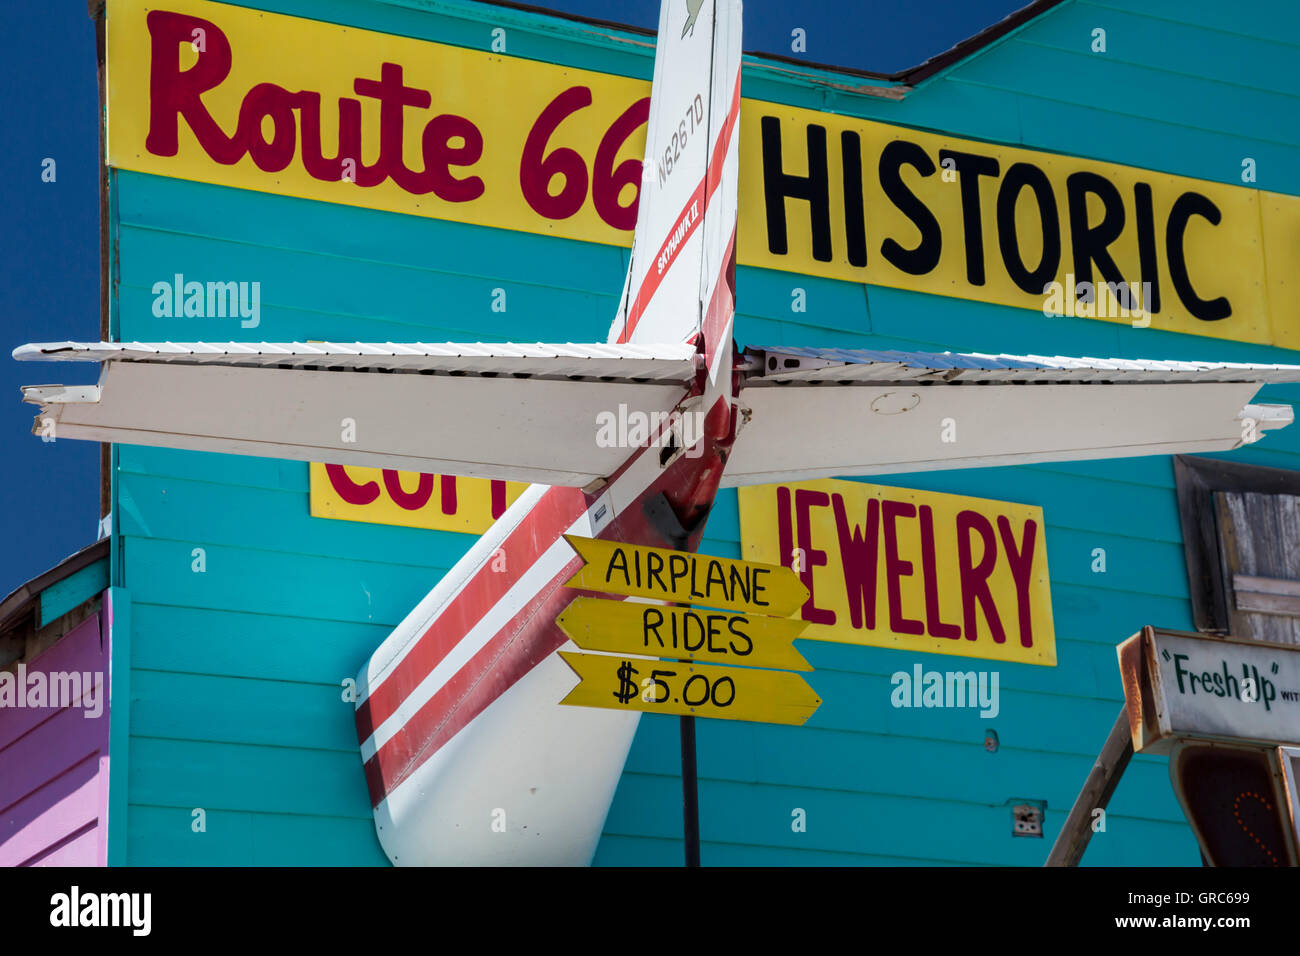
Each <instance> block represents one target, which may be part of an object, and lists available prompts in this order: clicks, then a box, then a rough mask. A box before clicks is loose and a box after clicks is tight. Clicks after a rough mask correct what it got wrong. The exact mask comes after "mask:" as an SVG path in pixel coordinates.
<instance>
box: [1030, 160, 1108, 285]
mask: <svg viewBox="0 0 1300 956" xmlns="http://www.w3.org/2000/svg"><path fill="white" fill-rule="evenodd" d="M1065 194H1066V199H1067V202H1068V204H1069V209H1070V245H1071V246H1072V247H1073V249H1074V281H1075V284H1076V286H1081V285H1082V284H1083V283H1085V282H1087V283H1089V285H1091V284H1092V281H1093V279H1092V264H1093V263H1094V262H1095V263H1096V264H1097V268H1098V270H1099V271H1100V272H1101V276H1102V279H1104V280H1105V281H1107V282H1114V283H1115V284H1116V285H1118V284H1120V283H1122V282H1123V281H1124V275H1123V273H1121V272H1120V271H1119V266H1117V265H1115V260H1114V259H1112V258H1111V257H1110V253H1109V252H1107V251H1106V250H1107V249H1108V248H1109V247H1110V244H1111V243H1112V242H1114V241H1115V240H1116V239H1118V238H1119V234H1120V233H1121V232H1123V231H1124V200H1123V199H1121V198H1120V195H1119V190H1118V189H1116V188H1115V185H1114V183H1112V182H1111V181H1110V180H1109V179H1106V178H1105V177H1103V176H1098V175H1097V174H1096V173H1071V174H1070V175H1069V176H1068V177H1067V178H1066V180H1065ZM1090 195H1092V196H1096V197H1097V198H1098V199H1100V200H1101V204H1102V217H1101V222H1099V223H1097V225H1095V226H1089V225H1088V196H1090ZM1039 291H1040V292H1041V291H1042V290H1041V289H1040V290H1039ZM1079 298H1080V300H1081V301H1085V302H1087V301H1093V302H1095V301H1097V299H1096V293H1095V292H1093V291H1092V290H1091V289H1089V290H1088V291H1087V292H1085V293H1084V294H1083V295H1080V296H1079Z"/></svg>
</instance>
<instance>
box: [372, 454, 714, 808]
mask: <svg viewBox="0 0 1300 956" xmlns="http://www.w3.org/2000/svg"><path fill="white" fill-rule="evenodd" d="M647 450H648V449H646V448H642V449H641V450H640V451H638V452H637V453H636V454H635V455H632V456H630V458H629V460H635V458H637V457H638V456H639V455H641V454H645V453H646V451H647ZM701 467H704V468H706V469H707V468H708V467H709V462H707V461H705V462H703V463H702V462H701V460H697V459H689V458H679V459H678V460H677V461H676V462H675V463H674V464H673V465H671V466H670V467H669V468H668V470H667V471H664V472H661V473H660V474H659V475H658V476H657V477H656V478H655V480H654V481H652V482H651V483H650V484H649V485H648V486H647V487H646V488H645V489H643V490H642V492H641V494H640V495H639V496H638V498H637V499H636V501H635V502H633V503H632V504H631V505H629V506H628V507H627V508H626V509H624V511H623V512H621V513H620V514H619V515H617V516H616V517H615V519H614V520H613V521H612V522H611V523H610V524H609V525H607V526H606V527H605V529H604V530H603V531H601V532H600V533H599V534H598V535H597V537H599V538H602V539H606V540H617V541H627V542H632V543H636V544H649V545H653V546H656V547H665V546H668V544H669V542H667V541H665V540H663V539H662V536H661V535H660V534H659V533H658V532H657V531H655V530H654V529H653V528H652V527H651V525H650V523H649V519H648V518H647V517H646V515H645V513H644V511H643V510H642V509H641V507H640V505H641V503H642V502H644V501H645V500H646V498H647V497H649V496H651V495H654V494H656V493H658V492H659V491H661V490H668V489H671V488H675V487H680V486H681V483H682V482H683V481H684V480H687V481H689V480H691V476H693V475H695V474H697V472H698V470H699V469H700V468H701ZM716 467H717V468H718V470H719V471H720V470H721V463H720V462H717V463H716ZM712 487H713V489H714V490H716V482H714V483H713V485H712ZM697 546H698V538H697V539H695V541H694V543H693V544H692V545H691V546H690V548H691V550H694V548H695V547H697ZM580 565H581V559H580V558H578V557H577V556H576V555H575V556H574V559H573V561H571V562H569V563H568V564H566V565H565V567H564V568H563V570H561V571H560V572H559V573H558V574H556V575H555V577H553V578H552V579H551V580H550V581H549V582H548V583H547V584H546V585H544V586H543V587H542V588H539V589H538V592H537V595H536V596H535V597H534V599H533V600H532V601H530V602H529V603H528V605H527V606H526V607H524V608H522V609H521V610H520V611H519V612H518V613H516V614H515V616H514V617H513V618H511V619H510V621H508V622H507V623H506V624H505V625H504V626H503V627H502V628H501V630H500V632H498V633H497V634H496V635H494V636H493V638H492V640H491V641H490V642H489V643H488V644H487V645H486V646H484V647H483V648H482V649H480V650H479V652H478V653H477V654H475V655H474V656H473V657H472V658H470V660H469V661H468V662H466V664H465V666H464V667H462V668H461V669H460V670H459V671H458V672H457V673H456V674H455V675H453V677H452V678H451V680H449V681H448V682H447V684H446V685H445V686H444V687H442V688H441V689H439V691H438V692H437V693H436V694H435V695H434V696H433V697H432V698H431V699H430V700H429V701H428V702H427V703H426V704H425V705H424V706H422V707H421V708H420V709H419V710H418V711H417V712H416V713H415V714H413V715H411V717H410V719H408V720H407V721H406V723H405V724H404V725H403V727H402V729H401V730H399V731H398V732H397V734H395V735H394V737H393V738H392V739H391V740H389V741H387V742H385V744H384V745H383V746H382V747H380V748H379V749H378V750H377V751H376V752H375V754H374V755H373V756H372V757H371V758H370V759H369V760H367V761H366V764H365V774H366V785H367V787H368V789H369V792H370V799H371V805H372V806H378V805H379V803H380V802H382V801H383V800H384V799H385V798H386V797H387V796H388V795H389V794H390V793H392V792H393V790H394V789H396V787H397V786H398V785H399V784H400V783H401V782H402V781H403V780H405V779H407V778H408V777H409V776H410V775H411V774H413V773H414V772H415V771H416V770H417V769H419V767H420V766H421V765H422V764H423V763H424V762H425V761H427V760H428V759H429V758H430V757H432V756H433V755H434V754H435V753H437V752H438V750H439V749H440V748H441V747H442V746H443V745H444V744H445V743H446V742H447V741H449V740H451V739H452V738H453V737H454V736H455V735H456V734H457V733H459V732H460V731H461V730H463V729H464V728H465V727H466V726H467V725H468V724H469V723H470V722H471V721H472V720H473V719H474V718H475V717H477V716H478V715H479V714H481V713H482V712H483V711H484V710H486V709H487V707H488V706H489V705H490V704H491V703H492V702H493V701H495V700H496V699H497V698H499V697H500V696H501V695H502V694H504V693H505V692H506V691H507V690H509V689H510V688H511V687H512V686H514V684H515V683H517V682H518V681H519V680H520V679H521V678H522V677H523V676H524V675H525V674H527V673H528V672H529V671H531V670H532V669H533V668H534V667H536V666H537V665H538V664H539V663H541V661H542V660H544V659H545V658H546V657H547V655H549V654H551V653H553V652H554V651H556V650H557V649H558V648H559V647H561V646H562V645H563V644H564V642H565V641H566V640H567V637H566V636H565V634H564V632H563V631H561V630H560V629H559V628H558V627H556V626H555V618H556V616H557V615H558V614H559V613H560V611H561V610H563V609H564V607H566V606H567V605H568V603H569V601H571V600H572V599H573V598H575V597H578V596H580V595H584V594H587V595H591V596H598V597H606V598H607V597H608V595H592V593H591V592H586V591H581V590H578V589H575V588H566V587H564V586H563V584H564V582H565V581H567V580H568V579H569V578H570V577H571V576H572V575H573V574H574V573H576V572H577V569H578V568H579V566H580ZM556 703H557V706H558V701H557V702H556Z"/></svg>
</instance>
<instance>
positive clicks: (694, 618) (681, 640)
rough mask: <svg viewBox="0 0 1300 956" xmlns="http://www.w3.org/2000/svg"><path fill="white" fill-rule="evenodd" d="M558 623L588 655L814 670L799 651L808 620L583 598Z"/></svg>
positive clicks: (576, 600) (558, 618)
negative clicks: (796, 645)
mask: <svg viewBox="0 0 1300 956" xmlns="http://www.w3.org/2000/svg"><path fill="white" fill-rule="evenodd" d="M555 623H556V624H558V625H559V626H560V630H562V631H564V633H565V634H567V635H569V637H570V639H572V641H573V643H574V644H577V645H578V647H580V648H582V649H583V650H584V651H608V652H610V653H613V654H649V655H652V656H656V655H657V656H659V657H671V658H674V659H689V660H699V661H706V662H709V663H714V664H743V665H744V666H746V667H776V668H785V669H788V670H795V671H810V670H812V665H811V664H809V663H808V662H807V661H806V660H804V658H803V655H802V654H800V653H799V652H798V651H796V650H795V649H794V639H795V638H796V637H798V636H799V632H800V631H802V630H803V629H804V628H805V627H807V625H806V624H805V623H804V622H803V621H790V620H786V619H785V618H777V617H751V616H746V615H744V614H738V613H736V612H735V611H707V610H702V609H696V608H689V607H668V606H666V605H661V604H641V603H638V602H634V601H612V600H605V599H602V598H589V597H578V598H574V599H573V601H572V603H570V604H569V606H568V607H567V608H565V609H564V610H563V611H562V612H561V613H560V616H559V617H557V618H556V619H555Z"/></svg>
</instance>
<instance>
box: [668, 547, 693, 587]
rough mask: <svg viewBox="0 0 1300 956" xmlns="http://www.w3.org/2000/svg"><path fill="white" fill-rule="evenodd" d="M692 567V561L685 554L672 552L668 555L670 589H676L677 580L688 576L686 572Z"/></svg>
mask: <svg viewBox="0 0 1300 956" xmlns="http://www.w3.org/2000/svg"><path fill="white" fill-rule="evenodd" d="M690 568H691V562H690V561H689V560H688V559H687V557H686V555H684V554H670V555H669V556H668V581H669V583H670V585H671V586H670V587H669V589H668V590H670V591H676V590H677V582H678V581H680V580H681V579H682V578H684V577H686V573H687V572H688V571H689V570H690Z"/></svg>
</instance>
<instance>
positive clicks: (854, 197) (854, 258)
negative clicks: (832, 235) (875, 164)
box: [840, 129, 867, 266]
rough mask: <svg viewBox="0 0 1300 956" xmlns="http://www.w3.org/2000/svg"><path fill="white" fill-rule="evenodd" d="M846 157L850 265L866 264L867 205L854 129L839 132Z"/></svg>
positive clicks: (859, 140)
mask: <svg viewBox="0 0 1300 956" xmlns="http://www.w3.org/2000/svg"><path fill="white" fill-rule="evenodd" d="M840 153H841V154H842V155H843V157H844V238H845V240H846V242H847V244H848V252H849V265H851V266H865V265H866V264H867V223H866V205H865V204H864V203H863V201H862V141H861V139H860V138H859V136H858V134H857V133H855V132H853V130H851V129H846V130H845V131H844V132H842V133H840Z"/></svg>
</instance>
